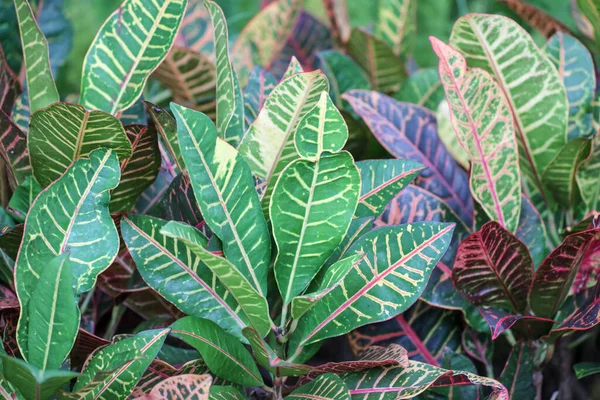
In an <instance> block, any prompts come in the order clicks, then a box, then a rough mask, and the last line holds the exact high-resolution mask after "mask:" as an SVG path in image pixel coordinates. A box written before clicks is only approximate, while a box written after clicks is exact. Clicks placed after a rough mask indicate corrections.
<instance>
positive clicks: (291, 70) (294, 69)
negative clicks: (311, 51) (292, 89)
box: [280, 56, 304, 82]
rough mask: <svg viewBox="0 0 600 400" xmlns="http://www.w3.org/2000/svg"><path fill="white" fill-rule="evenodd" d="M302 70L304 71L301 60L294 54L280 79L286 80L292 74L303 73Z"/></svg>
mask: <svg viewBox="0 0 600 400" xmlns="http://www.w3.org/2000/svg"><path fill="white" fill-rule="evenodd" d="M302 72H304V69H303V68H302V65H301V64H300V61H298V59H297V58H296V56H292V58H291V59H290V63H289V64H288V66H287V68H286V70H285V72H284V73H283V76H282V77H281V79H280V82H281V81H284V80H286V79H287V78H289V77H290V76H292V75H296V74H301V73H302Z"/></svg>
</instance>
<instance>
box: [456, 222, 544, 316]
mask: <svg viewBox="0 0 600 400" xmlns="http://www.w3.org/2000/svg"><path fill="white" fill-rule="evenodd" d="M532 274H533V263H532V261H531V256H530V255H529V252H528V251H527V248H526V247H525V245H524V244H523V243H521V241H519V240H518V239H517V238H516V237H515V236H514V235H513V234H511V233H510V232H509V231H507V230H506V229H504V228H502V226H501V225H500V224H499V223H497V222H495V221H490V222H488V223H487V224H485V225H484V226H483V227H481V230H479V231H478V232H475V233H473V234H472V235H470V236H469V237H468V238H466V239H465V240H464V241H463V242H462V243H461V244H460V246H459V247H458V252H457V254H456V260H455V261H454V268H453V269H452V280H453V281H454V286H455V287H456V289H457V290H458V291H460V292H461V294H462V295H463V296H465V297H466V298H467V300H469V301H470V302H471V303H473V304H475V305H485V306H498V307H504V308H507V309H510V310H513V311H516V312H523V311H524V310H525V308H526V307H527V293H528V292H529V287H530V286H531V279H532Z"/></svg>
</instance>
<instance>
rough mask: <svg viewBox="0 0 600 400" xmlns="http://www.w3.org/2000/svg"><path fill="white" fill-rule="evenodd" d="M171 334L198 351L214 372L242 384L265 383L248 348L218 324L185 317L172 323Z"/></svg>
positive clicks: (254, 384)
mask: <svg viewBox="0 0 600 400" xmlns="http://www.w3.org/2000/svg"><path fill="white" fill-rule="evenodd" d="M171 334H172V335H173V336H175V337H178V338H179V339H181V340H183V341H185V342H186V343H187V344H189V345H190V346H192V347H194V348H195V349H196V350H198V352H200V354H201V355H202V358H203V359H204V362H206V365H207V366H208V368H209V369H210V371H211V372H212V373H213V374H215V375H217V376H219V377H221V378H223V379H226V380H228V381H230V382H233V383H236V384H239V385H245V386H256V385H262V378H261V377H260V372H259V371H258V368H257V367H256V364H255V363H254V360H253V359H252V356H251V355H250V353H249V352H248V350H246V348H245V347H244V346H243V345H242V344H241V343H240V342H239V340H238V339H236V338H235V337H234V336H231V335H229V334H228V333H226V332H225V331H223V330H222V329H221V328H220V327H219V326H218V325H216V324H215V323H213V322H211V321H208V320H203V319H200V318H195V317H185V318H182V319H180V320H178V321H177V322H175V323H174V324H172V325H171Z"/></svg>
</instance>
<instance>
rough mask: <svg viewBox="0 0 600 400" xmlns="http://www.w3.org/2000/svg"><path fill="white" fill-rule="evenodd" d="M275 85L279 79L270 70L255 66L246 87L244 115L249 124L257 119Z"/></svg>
mask: <svg viewBox="0 0 600 400" xmlns="http://www.w3.org/2000/svg"><path fill="white" fill-rule="evenodd" d="M275 86H277V80H276V79H275V77H274V76H273V75H272V74H271V73H270V72H267V71H265V70H263V69H261V68H260V67H254V69H253V70H252V73H250V77H249V79H248V84H247V85H246V87H245V88H244V116H245V118H246V123H247V124H248V125H251V124H252V123H253V122H254V121H255V120H256V117H258V113H259V112H260V110H261V109H262V108H263V106H264V104H265V101H266V100H267V99H268V98H269V95H270V94H271V92H272V91H273V89H274V88H275Z"/></svg>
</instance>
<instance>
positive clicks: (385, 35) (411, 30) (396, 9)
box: [373, 0, 417, 57]
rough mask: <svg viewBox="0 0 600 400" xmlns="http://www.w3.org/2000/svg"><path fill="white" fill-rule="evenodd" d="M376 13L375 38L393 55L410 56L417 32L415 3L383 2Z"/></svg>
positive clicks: (407, 0)
mask: <svg viewBox="0 0 600 400" xmlns="http://www.w3.org/2000/svg"><path fill="white" fill-rule="evenodd" d="M378 11H379V12H378V16H377V22H376V23H375V30H374V32H373V33H374V34H375V36H377V37H380V38H381V39H383V40H384V41H385V42H386V43H387V44H388V45H389V46H390V47H391V48H392V51H393V52H394V54H395V55H397V56H401V57H407V56H409V55H411V54H412V51H413V48H414V44H415V36H416V31H417V26H416V22H417V1H416V0H383V1H382V2H380V3H379V10H378Z"/></svg>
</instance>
